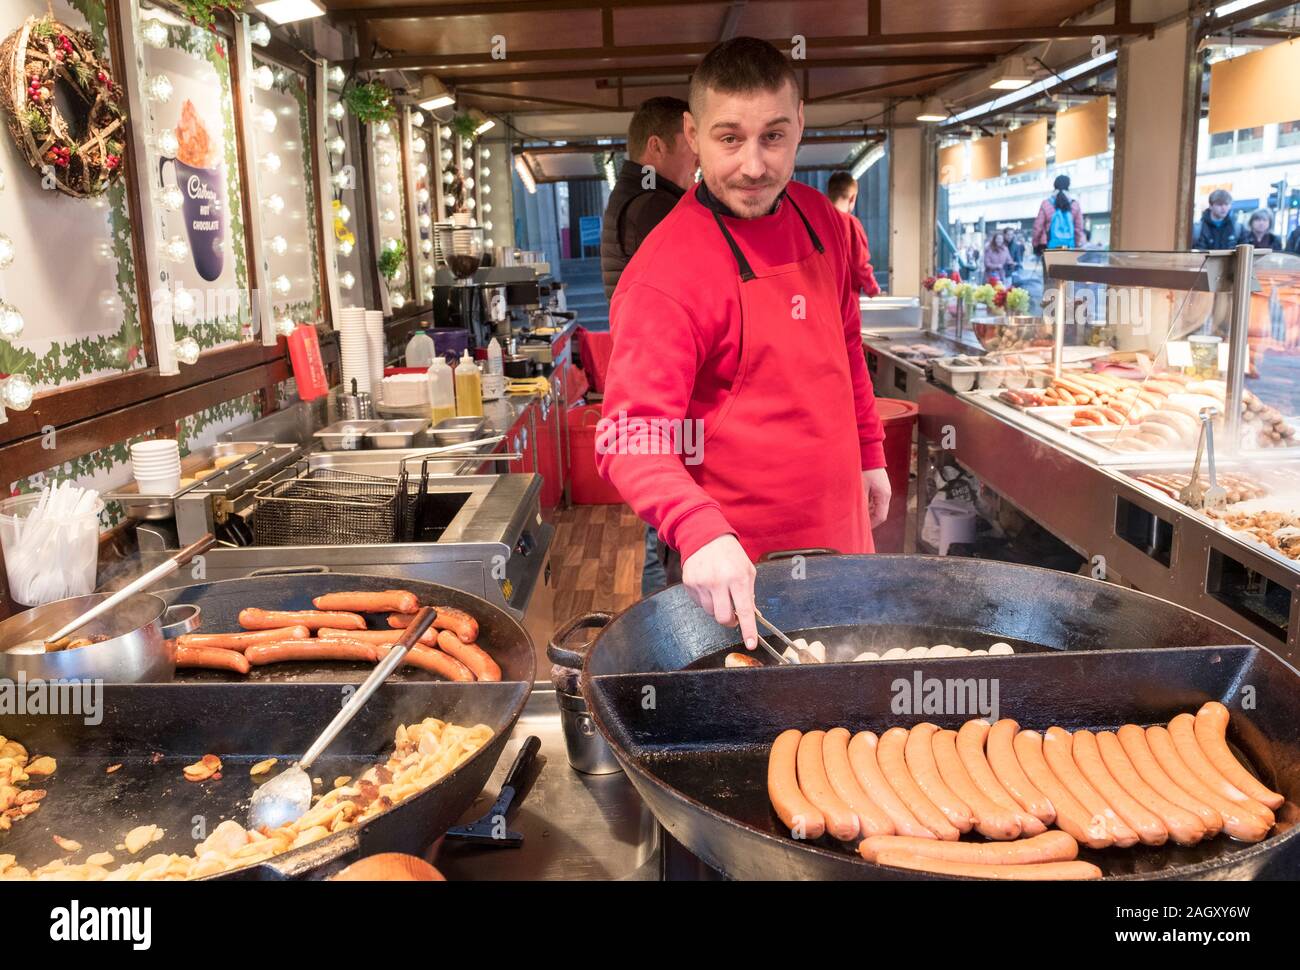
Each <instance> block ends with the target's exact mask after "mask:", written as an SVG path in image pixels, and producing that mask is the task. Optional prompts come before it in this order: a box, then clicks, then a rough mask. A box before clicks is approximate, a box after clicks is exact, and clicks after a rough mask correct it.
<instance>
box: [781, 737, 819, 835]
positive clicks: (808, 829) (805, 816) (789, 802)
mask: <svg viewBox="0 0 1300 970" xmlns="http://www.w3.org/2000/svg"><path fill="white" fill-rule="evenodd" d="M802 737H803V735H802V734H800V733H799V732H798V731H795V730H794V729H791V730H789V731H782V732H781V733H780V734H779V735H777V738H776V740H775V741H773V742H772V750H771V751H769V752H768V755H767V797H768V798H769V799H771V801H772V808H773V809H774V810H775V811H776V814H777V815H778V816H779V817H780V819H781V822H782V823H783V824H784V825H785V827H786V828H787V829H789V830H790V834H791V835H792V836H794V837H795V838H796V839H819V838H821V836H822V833H823V832H825V831H826V819H825V818H824V817H823V816H822V813H821V812H820V811H819V810H818V809H817V806H815V805H814V804H813V803H812V802H810V801H808V799H806V798H804V795H803V792H802V791H800V790H799V780H798V776H797V774H796V772H797V768H796V764H795V762H796V759H797V757H798V751H799V741H800V739H801V738H802Z"/></svg>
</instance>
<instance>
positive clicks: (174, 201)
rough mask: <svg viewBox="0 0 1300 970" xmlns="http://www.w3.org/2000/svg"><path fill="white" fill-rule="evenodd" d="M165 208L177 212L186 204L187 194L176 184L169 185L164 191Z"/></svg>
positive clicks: (163, 201) (163, 202)
mask: <svg viewBox="0 0 1300 970" xmlns="http://www.w3.org/2000/svg"><path fill="white" fill-rule="evenodd" d="M162 204H163V208H164V209H166V210H167V211H168V212H175V211H176V210H177V209H179V208H180V207H181V206H183V205H184V204H185V194H184V193H183V192H182V191H181V190H180V189H179V188H178V187H176V186H175V185H169V186H167V188H165V189H163V192H162Z"/></svg>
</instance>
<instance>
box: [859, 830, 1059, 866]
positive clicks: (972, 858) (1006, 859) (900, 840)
mask: <svg viewBox="0 0 1300 970" xmlns="http://www.w3.org/2000/svg"><path fill="white" fill-rule="evenodd" d="M890 849H901V850H903V851H904V852H912V853H915V854H916V855H921V856H926V857H927V858H930V859H942V860H944V861H945V862H973V863H976V864H978V865H986V866H1008V865H1031V864H1035V863H1043V862H1069V861H1070V860H1071V859H1074V858H1077V857H1078V855H1079V843H1078V842H1076V841H1074V839H1073V838H1072V837H1071V836H1070V835H1068V834H1066V833H1065V832H1059V831H1052V832H1044V833H1043V834H1042V835H1035V836H1034V837H1033V838H1029V839H1017V840H1015V841H1014V842H937V841H935V840H934V839H909V838H908V837H906V836H903V835H879V836H873V837H871V838H866V839H863V840H862V843H861V844H860V845H859V846H858V854H859V855H860V856H862V858H864V859H866V860H867V861H868V862H875V861H876V856H877V855H878V854H879V853H881V852H886V851H888V850H890Z"/></svg>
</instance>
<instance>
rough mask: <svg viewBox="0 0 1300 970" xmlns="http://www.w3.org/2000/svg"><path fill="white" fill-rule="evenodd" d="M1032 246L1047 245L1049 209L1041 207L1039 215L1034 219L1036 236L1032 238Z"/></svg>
mask: <svg viewBox="0 0 1300 970" xmlns="http://www.w3.org/2000/svg"><path fill="white" fill-rule="evenodd" d="M1030 242H1031V245H1034V246H1044V245H1046V244H1047V207H1046V206H1043V205H1040V206H1039V207H1038V215H1036V216H1035V217H1034V235H1033V236H1032V237H1031V240H1030Z"/></svg>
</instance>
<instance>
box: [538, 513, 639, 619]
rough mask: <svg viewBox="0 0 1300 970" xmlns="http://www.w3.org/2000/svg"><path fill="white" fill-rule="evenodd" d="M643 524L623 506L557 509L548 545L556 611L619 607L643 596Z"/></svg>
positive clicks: (566, 613) (612, 608) (613, 608)
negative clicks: (549, 544) (550, 540)
mask: <svg viewBox="0 0 1300 970" xmlns="http://www.w3.org/2000/svg"><path fill="white" fill-rule="evenodd" d="M644 549H645V524H644V523H643V522H642V521H641V520H640V519H638V518H637V517H636V514H635V513H634V512H633V511H632V510H631V509H630V508H628V507H627V506H626V505H575V506H573V507H572V508H567V509H560V510H559V514H558V516H557V518H556V522H555V540H554V542H553V544H552V546H551V575H552V578H553V580H554V583H555V612H556V614H557V615H559V616H565V615H572V614H575V613H585V612H588V611H590V610H607V611H610V612H615V613H616V612H618V611H619V610H622V609H626V608H627V607H629V606H631V605H632V604H633V603H635V602H636V601H637V600H639V599H640V598H641V563H642V561H643V559H644V552H643V550H644Z"/></svg>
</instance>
